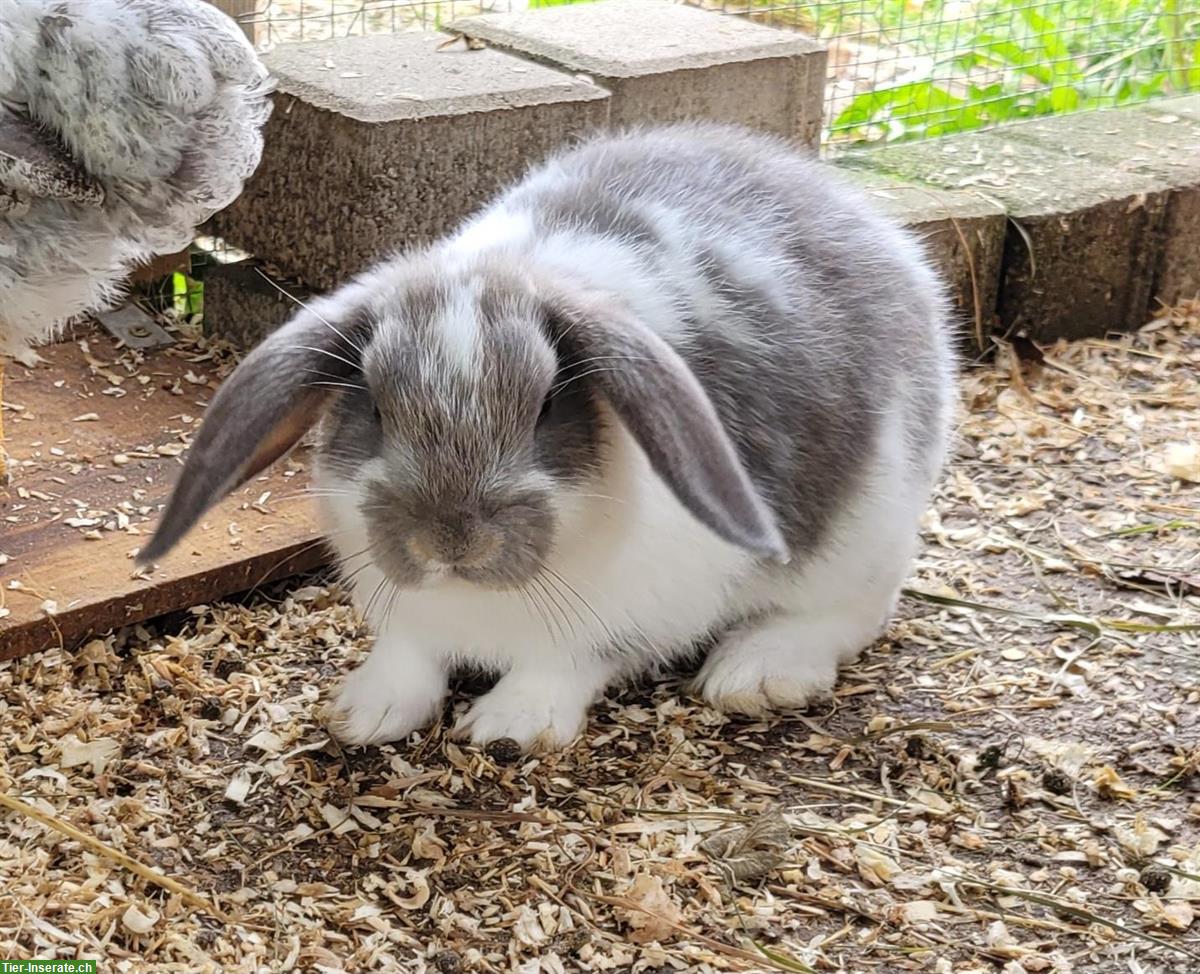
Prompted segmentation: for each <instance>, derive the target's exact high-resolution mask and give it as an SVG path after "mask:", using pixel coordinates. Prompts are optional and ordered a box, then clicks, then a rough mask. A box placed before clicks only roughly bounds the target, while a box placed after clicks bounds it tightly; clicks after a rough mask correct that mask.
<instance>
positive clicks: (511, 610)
mask: <svg viewBox="0 0 1200 974" xmlns="http://www.w3.org/2000/svg"><path fill="white" fill-rule="evenodd" d="M898 423H899V418H898V417H889V419H888V422H886V423H885V424H884V427H883V429H882V430H881V433H880V441H879V450H878V453H877V458H876V461H875V464H874V465H873V468H872V469H871V471H870V472H869V475H868V477H867V482H866V484H865V485H864V489H863V491H862V493H861V495H860V498H859V500H858V502H857V503H856V504H855V505H853V507H852V508H851V509H849V510H847V511H845V512H844V514H843V516H842V518H841V521H840V523H839V524H838V525H837V528H836V529H835V532H834V540H833V541H832V542H831V543H830V544H829V545H828V546H827V547H826V548H825V550H824V551H823V552H822V553H821V555H820V556H819V557H818V558H815V559H814V560H813V561H812V562H810V563H809V565H808V567H807V568H805V569H804V570H803V571H802V572H801V573H799V574H798V575H795V574H785V575H780V574H779V573H778V572H776V571H773V570H771V569H769V568H763V567H759V566H758V565H757V564H756V562H755V561H754V559H753V558H752V557H751V556H750V555H748V554H746V553H745V552H743V551H742V550H741V549H739V548H737V547H735V546H733V545H731V544H729V543H727V542H725V541H723V540H721V539H720V538H718V537H717V536H716V535H714V534H713V533H712V532H710V531H709V530H708V529H707V528H705V527H704V526H702V525H701V524H700V523H699V522H698V521H696V520H695V518H693V517H692V515H691V514H690V513H689V512H688V511H687V510H686V509H684V507H683V506H682V505H681V504H680V503H679V501H678V500H676V498H675V496H674V495H673V494H672V493H671V491H670V490H669V489H668V488H667V487H666V485H665V484H664V483H663V482H662V481H661V480H660V479H659V478H658V477H657V476H656V475H655V474H654V473H653V471H652V470H651V469H650V466H649V462H648V461H647V459H646V457H645V455H644V453H643V452H642V451H641V448H640V447H638V446H637V444H636V443H635V442H634V441H633V439H632V437H631V436H629V434H628V433H625V432H624V431H623V430H621V431H620V432H618V434H617V435H616V437H615V440H614V443H613V446H612V451H611V454H610V456H609V457H608V462H607V464H606V472H605V474H604V476H603V477H602V478H601V479H600V480H599V481H598V482H597V483H595V484H593V485H591V486H590V487H589V488H588V490H587V491H583V492H581V493H580V494H567V495H566V496H564V497H563V499H562V502H561V505H560V511H559V515H560V518H561V531H560V535H561V541H560V544H559V545H558V546H557V547H556V549H555V550H554V552H553V553H552V555H551V556H550V558H549V559H548V567H549V568H550V569H551V570H552V571H553V572H554V573H555V574H557V575H558V576H560V577H561V578H562V579H563V580H564V582H565V583H566V585H565V586H564V587H563V588H562V589H561V590H560V593H559V594H558V596H557V598H558V601H559V602H560V604H561V605H562V606H564V608H563V609H562V613H561V614H562V616H563V618H562V620H561V621H560V623H559V624H558V625H557V626H555V625H553V624H552V625H550V626H549V627H548V626H547V625H546V623H545V622H544V621H543V619H542V618H541V617H540V616H539V615H538V613H537V612H536V611H535V610H533V609H531V608H530V606H529V604H528V603H527V602H525V601H522V599H521V598H519V597H517V596H515V595H514V594H513V593H511V592H510V593H504V592H493V591H488V590H485V589H481V588H478V587H476V586H473V585H469V584H467V583H465V582H461V581H458V580H453V579H450V580H440V581H438V582H436V583H434V584H430V585H426V586H425V587H422V588H420V589H418V590H415V591H406V592H400V593H395V594H394V595H393V593H392V592H390V591H389V590H388V588H387V582H386V581H385V580H384V578H383V576H382V574H381V573H379V572H378V571H377V570H376V569H375V568H373V567H367V568H365V569H363V570H361V571H359V569H360V568H361V566H362V565H363V564H365V563H366V561H367V557H368V556H365V555H362V556H359V558H357V559H355V558H351V557H350V556H351V555H353V554H354V553H356V552H360V551H362V550H363V549H364V548H366V547H367V528H366V523H365V521H364V520H363V517H362V514H361V513H360V512H359V510H358V507H357V504H356V502H355V501H354V500H353V498H354V497H356V496H359V495H360V493H361V483H362V481H361V480H360V481H359V482H358V483H350V482H345V481H342V480H340V479H338V478H337V477H334V476H332V475H331V474H330V473H329V472H328V471H324V470H322V471H320V472H319V474H318V481H319V484H320V487H321V493H322V495H323V496H322V499H321V504H322V507H323V511H324V522H325V526H326V529H327V530H328V532H329V536H330V538H331V540H332V542H333V544H334V545H335V547H336V549H337V551H338V553H339V554H340V555H341V556H342V557H343V559H344V560H345V565H346V568H347V571H348V572H349V573H355V572H357V574H356V575H355V577H354V582H353V592H354V596H355V599H356V601H357V603H358V604H359V605H360V607H362V608H363V609H364V610H366V609H367V608H368V604H369V611H368V612H367V615H368V618H369V621H370V623H371V625H372V626H373V628H374V629H375V632H376V633H377V636H376V642H375V647H374V649H373V650H372V651H371V656H370V657H369V659H368V661H367V663H366V664H365V666H364V667H363V668H361V669H360V670H359V671H357V672H356V674H355V675H354V676H352V678H351V679H350V680H348V681H347V683H346V684H345V685H344V686H343V688H342V690H341V692H340V695H339V697H338V699H337V701H336V703H335V704H334V706H333V710H332V717H333V726H334V729H335V730H336V731H337V732H338V733H339V735H340V736H342V737H343V738H344V739H346V740H347V741H348V742H351V743H371V742H378V741H384V740H395V739H399V738H403V737H405V736H406V735H407V734H408V733H409V732H411V731H413V730H415V729H417V728H418V727H420V726H422V725H423V724H424V723H425V722H426V721H427V720H428V719H429V717H430V715H431V714H432V713H433V711H435V710H436V709H437V707H438V705H439V704H440V701H441V698H442V695H443V694H444V692H445V685H446V680H445V673H446V670H447V669H448V668H449V667H450V666H452V665H454V664H455V663H457V662H471V663H475V664H478V665H482V666H485V667H488V668H493V669H498V670H501V671H504V672H505V673H506V675H505V676H504V678H503V679H502V680H501V681H500V682H499V684H497V686H496V687H495V688H494V689H493V690H492V691H491V692H490V693H488V694H486V695H485V696H483V697H481V698H480V699H479V700H477V701H476V702H475V704H474V706H473V707H472V708H471V709H470V711H469V712H468V713H467V714H466V715H465V717H464V718H463V719H462V720H460V722H459V724H458V729H459V731H460V732H463V733H466V734H469V735H470V736H471V738H472V739H473V740H476V741H480V742H482V741H488V740H493V739H495V738H497V737H511V738H513V739H515V740H517V741H518V742H520V743H521V744H522V745H524V746H533V745H538V746H545V747H561V746H563V745H565V744H567V743H568V742H569V741H570V740H572V739H573V738H574V737H575V736H576V735H577V734H578V733H579V732H580V730H581V729H582V727H583V724H584V722H585V720H586V715H587V709H588V707H590V706H591V704H593V703H594V702H595V700H596V699H598V698H599V696H600V695H601V694H602V693H603V692H604V690H605V688H606V687H607V686H609V685H610V684H611V683H613V682H614V681H616V680H618V679H620V678H622V677H624V676H627V675H629V674H630V673H632V672H636V671H638V670H641V669H643V668H644V667H645V666H646V665H647V663H648V662H650V661H653V660H654V659H655V658H658V659H661V660H664V661H665V660H669V659H670V658H671V657H673V656H676V655H678V654H679V653H681V652H685V651H687V650H688V649H689V648H690V647H691V646H693V645H694V644H695V642H696V641H697V640H698V639H700V638H702V637H703V636H705V635H706V634H708V633H710V632H713V631H716V630H719V629H720V628H721V627H723V626H725V625H727V624H729V623H730V622H732V621H735V620H740V619H745V618H754V619H755V621H754V622H753V623H749V624H741V625H739V626H736V627H735V628H734V629H733V630H731V631H730V632H729V633H728V634H727V635H725V636H724V637H723V638H722V640H721V641H720V642H719V643H718V645H717V646H716V647H715V648H714V650H713V652H712V653H711V654H710V656H709V658H708V661H707V662H706V664H705V666H704V668H703V670H702V671H701V673H700V675H699V676H698V678H697V689H698V691H699V692H700V693H701V695H702V696H703V697H704V698H705V699H706V700H708V701H709V702H710V703H712V704H713V705H715V706H717V707H719V708H721V709H726V710H735V711H739V712H747V713H760V712H762V711H765V710H767V709H770V708H771V707H799V706H803V705H805V704H807V703H809V702H810V701H812V700H813V699H815V698H817V697H819V696H821V695H823V694H826V693H828V692H829V691H830V690H831V689H832V687H833V684H834V681H835V679H836V676H837V667H838V664H839V663H841V662H843V661H846V660H849V659H852V658H853V657H854V656H855V655H857V653H858V652H859V651H860V650H861V649H862V648H863V647H864V646H866V645H868V644H869V643H870V642H871V641H872V640H873V639H875V638H876V637H877V636H878V635H879V633H880V632H881V630H882V629H883V627H884V625H885V624H886V621H887V618H888V615H889V614H890V612H891V610H892V608H893V606H894V604H895V601H896V597H897V594H898V591H899V588H900V584H901V582H902V580H903V578H904V576H905V574H906V573H907V571H908V567H909V563H910V560H911V558H912V555H913V552H914V549H915V545H916V540H917V520H918V518H919V516H920V514H921V511H922V510H923V509H924V505H925V501H926V492H927V484H926V482H925V481H924V479H923V478H914V477H913V476H912V475H911V469H912V468H911V466H906V465H905V462H904V458H903V453H904V448H903V437H902V436H900V435H897V429H898ZM585 495H589V496H585ZM608 498H611V500H610V499H608ZM566 586H569V588H567V587H566ZM571 589H573V590H574V592H572V591H571ZM618 642H625V643H635V644H637V645H638V646H639V647H641V652H637V653H634V654H631V656H630V657H629V658H624V659H621V660H613V659H610V658H608V657H605V656H603V655H601V654H598V653H597V650H603V649H606V648H609V647H611V646H612V645H613V644H614V643H618ZM392 686H395V687H396V688H397V691H398V692H397V693H389V692H388V688H389V687H392ZM368 730H369V731H370V732H369V733H367V731H368Z"/></svg>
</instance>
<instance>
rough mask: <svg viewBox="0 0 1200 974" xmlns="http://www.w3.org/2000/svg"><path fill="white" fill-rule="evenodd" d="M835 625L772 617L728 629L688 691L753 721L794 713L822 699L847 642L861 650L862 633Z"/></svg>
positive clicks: (865, 639)
mask: <svg viewBox="0 0 1200 974" xmlns="http://www.w3.org/2000/svg"><path fill="white" fill-rule="evenodd" d="M835 629H839V627H838V626H836V624H830V623H828V622H826V623H817V624H813V623H811V622H809V621H807V620H800V619H797V618H795V617H793V616H778V617H774V618H770V619H767V620H764V621H761V622H758V623H748V624H746V625H744V626H742V627H739V628H737V629H734V630H732V631H731V632H729V633H727V634H726V635H725V637H724V638H723V639H722V640H721V641H720V642H719V643H718V644H717V645H716V646H714V647H713V650H712V652H711V653H710V654H709V656H708V659H707V660H705V662H704V666H703V667H702V668H701V670H700V673H699V675H698V676H697V677H696V680H695V683H694V684H693V685H692V689H693V691H694V692H695V693H697V694H698V695H699V696H700V697H702V698H703V699H704V701H705V702H706V703H708V704H709V705H710V706H712V707H714V708H716V709H717V710H722V711H725V712H727V713H736V714H749V715H750V716H753V717H758V716H761V715H763V714H766V713H769V712H771V711H773V710H800V709H802V708H804V707H807V706H809V705H810V704H813V703H816V702H817V701H818V700H821V699H823V698H826V697H828V696H829V695H830V693H831V692H832V691H833V686H834V684H835V683H836V682H837V669H838V661H839V659H844V658H846V657H847V656H848V655H849V654H848V653H847V647H848V640H849V642H850V643H856V645H854V647H853V648H854V650H855V651H857V650H858V649H861V648H862V647H863V646H864V645H866V643H867V642H868V641H869V637H868V636H866V635H865V633H862V634H860V633H859V632H854V633H850V632H842V631H834V630H835Z"/></svg>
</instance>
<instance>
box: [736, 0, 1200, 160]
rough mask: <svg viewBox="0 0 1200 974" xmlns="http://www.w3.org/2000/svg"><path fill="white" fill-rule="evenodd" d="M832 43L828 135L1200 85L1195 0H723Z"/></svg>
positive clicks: (1034, 111) (918, 129)
mask: <svg viewBox="0 0 1200 974" xmlns="http://www.w3.org/2000/svg"><path fill="white" fill-rule="evenodd" d="M719 6H720V7H721V8H722V9H724V10H725V11H726V12H729V13H738V14H743V15H748V16H752V17H755V18H756V19H762V20H764V21H766V22H769V23H774V24H777V25H779V26H791V27H796V28H799V29H802V30H805V31H807V32H809V33H811V34H814V35H817V36H819V37H820V38H822V39H823V40H825V41H826V43H828V44H829V83H828V86H827V91H826V98H827V105H826V140H827V141H828V142H845V141H876V140H897V139H916V138H925V137H929V136H937V135H944V134H947V133H950V132H959V131H964V130H969V129H977V128H984V127H987V126H991V125H997V124H1001V123H1004V122H1009V121H1014V120H1019V119H1022V118H1029V117H1033V116H1038V115H1049V114H1058V113H1064V112H1071V111H1079V110H1084V109H1089V108H1111V107H1114V106H1117V105H1122V104H1128V103H1133V102H1138V101H1145V100H1148V99H1150V98H1153V97H1155V96H1158V95H1164V94H1171V93H1181V92H1186V91H1191V90H1195V89H1197V88H1200V0H818V2H810V3H803V2H786V3H785V2H778V0H777V2H770V3H748V2H731V0H724V2H722V3H720V4H719Z"/></svg>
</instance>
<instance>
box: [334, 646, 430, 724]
mask: <svg viewBox="0 0 1200 974" xmlns="http://www.w3.org/2000/svg"><path fill="white" fill-rule="evenodd" d="M378 653H379V650H378V649H376V650H375V651H374V652H372V653H371V655H370V656H369V657H368V658H367V660H366V662H365V663H363V664H362V666H360V667H359V668H358V669H356V670H355V671H354V672H353V673H351V674H350V675H349V676H347V677H346V679H345V680H344V681H343V682H342V685H341V687H339V689H338V691H337V696H336V698H335V699H334V700H333V701H332V703H330V704H329V706H328V707H327V708H326V711H325V723H326V725H327V726H328V728H329V732H330V733H331V734H333V736H334V737H336V738H337V739H338V740H339V741H341V742H342V743H343V744H351V745H354V744H363V745H365V744H386V743H387V742H388V741H399V740H403V739H404V738H406V737H407V736H408V735H409V734H410V733H412V732H413V731H414V730H416V729H417V728H419V727H423V726H424V725H425V724H427V723H428V722H429V721H430V720H431V719H432V718H433V716H434V714H435V713H436V712H437V710H438V708H439V707H440V706H441V704H442V699H443V698H444V697H445V694H446V676H445V674H444V672H443V671H442V670H441V669H440V668H439V667H437V666H436V665H434V664H433V663H431V662H427V661H423V660H422V661H417V660H412V659H410V658H408V657H404V658H403V665H401V663H400V662H399V661H388V660H387V658H386V656H385V657H384V658H383V659H380V660H376V655H377V654H378Z"/></svg>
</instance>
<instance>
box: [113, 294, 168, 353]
mask: <svg viewBox="0 0 1200 974" xmlns="http://www.w3.org/2000/svg"><path fill="white" fill-rule="evenodd" d="M95 317H96V320H97V321H99V322H100V324H101V326H102V327H103V328H104V330H105V331H106V332H108V333H109V334H110V335H112V336H113V338H116V339H118V340H119V341H122V342H124V343H125V344H126V345H128V346H129V347H130V348H165V347H166V346H168V345H174V344H175V339H174V338H172V337H171V333H170V332H168V331H167V330H166V329H164V328H163V327H162V326H161V325H160V324H159V323H158V322H157V321H155V320H154V319H153V318H151V317H150V315H148V314H146V312H145V311H143V310H142V309H141V308H139V307H138V306H137V305H136V304H126V305H123V306H122V307H120V308H117V309H116V310H115V311H105V312H103V313H102V314H98V315H96V316H95Z"/></svg>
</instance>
